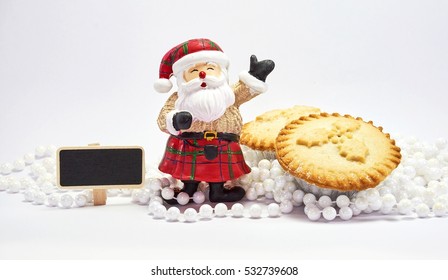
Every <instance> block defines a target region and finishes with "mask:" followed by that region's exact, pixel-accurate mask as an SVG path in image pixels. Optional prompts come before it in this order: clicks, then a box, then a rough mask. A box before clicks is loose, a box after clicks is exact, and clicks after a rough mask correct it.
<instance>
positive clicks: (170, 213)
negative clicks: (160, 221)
mask: <svg viewBox="0 0 448 280" xmlns="http://www.w3.org/2000/svg"><path fill="white" fill-rule="evenodd" d="M165 216H166V219H167V220H168V221H170V222H175V221H177V220H178V219H179V216H180V210H179V208H177V207H174V206H173V207H170V208H169V209H168V210H167V211H166V214H165Z"/></svg>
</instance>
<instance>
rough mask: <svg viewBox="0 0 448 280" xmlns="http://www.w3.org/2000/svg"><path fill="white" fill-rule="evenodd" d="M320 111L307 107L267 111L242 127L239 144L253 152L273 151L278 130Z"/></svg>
mask: <svg viewBox="0 0 448 280" xmlns="http://www.w3.org/2000/svg"><path fill="white" fill-rule="evenodd" d="M319 113H320V110H319V109H318V108H315V107H309V106H294V107H292V108H288V109H283V110H281V109H280V110H272V111H268V112H266V113H264V114H262V115H260V116H258V117H256V118H255V120H254V121H251V122H248V123H246V124H244V125H243V129H242V131H241V136H240V143H241V144H243V145H246V146H248V147H249V148H251V149H254V150H260V151H271V152H274V151H275V139H276V138H277V135H278V133H279V132H280V130H281V129H282V128H283V127H284V126H285V125H286V124H287V123H289V122H290V121H292V120H295V119H298V118H300V117H303V116H308V115H310V114H319Z"/></svg>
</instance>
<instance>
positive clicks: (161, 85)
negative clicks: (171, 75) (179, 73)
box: [154, 78, 173, 93]
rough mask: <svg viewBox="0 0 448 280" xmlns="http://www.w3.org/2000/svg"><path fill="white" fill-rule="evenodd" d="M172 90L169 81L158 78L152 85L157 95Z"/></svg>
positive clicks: (171, 84)
mask: <svg viewBox="0 0 448 280" xmlns="http://www.w3.org/2000/svg"><path fill="white" fill-rule="evenodd" d="M172 88H173V83H172V82H171V81H170V80H169V79H165V78H160V79H158V80H157V81H156V82H155V83H154V89H155V90H156V91H157V92H159V93H167V92H169V91H170V90H171V89H172Z"/></svg>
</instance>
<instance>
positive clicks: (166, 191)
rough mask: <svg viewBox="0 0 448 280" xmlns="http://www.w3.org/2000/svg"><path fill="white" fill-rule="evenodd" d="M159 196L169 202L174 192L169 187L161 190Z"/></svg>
mask: <svg viewBox="0 0 448 280" xmlns="http://www.w3.org/2000/svg"><path fill="white" fill-rule="evenodd" d="M161 195H162V197H163V199H166V200H170V199H173V197H174V190H173V189H172V188H170V187H165V188H163V189H162V192H161Z"/></svg>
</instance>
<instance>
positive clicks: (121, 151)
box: [57, 145, 145, 205]
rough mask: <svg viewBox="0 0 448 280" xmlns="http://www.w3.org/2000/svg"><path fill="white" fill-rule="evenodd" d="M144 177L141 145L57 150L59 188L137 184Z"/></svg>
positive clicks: (143, 156)
mask: <svg viewBox="0 0 448 280" xmlns="http://www.w3.org/2000/svg"><path fill="white" fill-rule="evenodd" d="M144 181H145V155H144V150H143V148H141V147H136V146H133V147H107V146H104V147H103V146H98V145H95V146H88V147H63V148H60V149H59V150H58V151H57V184H58V187H59V188H61V189H94V191H95V190H104V189H111V188H119V189H123V188H141V187H143V184H144ZM94 194H95V192H94ZM97 194H98V192H97ZM102 195H104V196H105V193H102ZM104 204H105V201H104ZM95 205H97V204H95Z"/></svg>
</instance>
